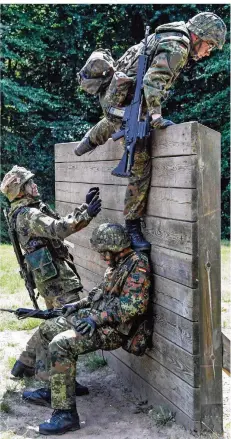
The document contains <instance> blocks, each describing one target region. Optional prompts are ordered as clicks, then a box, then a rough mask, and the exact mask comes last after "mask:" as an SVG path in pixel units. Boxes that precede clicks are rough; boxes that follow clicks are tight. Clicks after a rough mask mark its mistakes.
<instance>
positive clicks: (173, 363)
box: [146, 332, 200, 387]
mask: <svg viewBox="0 0 231 439" xmlns="http://www.w3.org/2000/svg"><path fill="white" fill-rule="evenodd" d="M152 340H153V346H152V349H148V350H147V352H146V354H147V355H148V356H149V357H151V358H153V359H154V360H156V361H158V363H160V364H162V366H164V367H166V369H169V370H170V371H172V372H173V373H174V374H175V375H177V376H178V377H179V378H180V379H182V380H184V381H186V382H187V383H188V384H190V385H191V386H192V387H198V386H199V384H200V380H199V376H200V364H199V355H191V354H190V353H188V352H186V351H185V350H184V349H182V348H180V347H179V346H177V345H176V344H175V343H172V342H171V341H169V340H167V339H166V338H165V337H163V336H162V335H160V334H157V332H154V333H153V337H152Z"/></svg>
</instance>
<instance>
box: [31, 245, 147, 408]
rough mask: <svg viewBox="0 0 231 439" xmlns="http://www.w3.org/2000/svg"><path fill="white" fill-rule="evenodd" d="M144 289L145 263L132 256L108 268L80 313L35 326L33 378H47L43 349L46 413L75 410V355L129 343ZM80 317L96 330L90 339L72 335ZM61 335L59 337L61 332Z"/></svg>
mask: <svg viewBox="0 0 231 439" xmlns="http://www.w3.org/2000/svg"><path fill="white" fill-rule="evenodd" d="M149 287H150V267H149V263H148V258H147V257H146V256H145V255H143V254H141V253H140V254H138V253H136V252H134V251H132V250H130V251H129V253H128V254H126V256H124V257H122V258H121V259H119V261H118V263H117V264H116V266H115V267H114V268H112V267H109V268H108V269H107V270H106V272H105V275H104V280H103V282H102V283H101V285H100V286H99V287H97V288H94V289H93V290H92V291H91V292H90V293H89V295H88V297H87V298H84V299H82V300H81V301H80V302H79V306H80V307H81V309H80V310H79V311H78V312H77V313H74V314H72V315H71V316H69V317H68V319H65V318H64V317H58V318H57V319H53V320H52V322H51V324H50V325H49V327H48V322H44V323H42V324H41V325H40V337H41V342H40V343H39V345H40V346H43V350H42V351H41V350H40V354H41V357H40V358H39V352H37V364H36V369H37V373H38V377H41V378H42V379H44V378H47V375H46V374H45V372H46V369H47V368H48V367H49V365H48V364H47V355H46V354H47V348H48V344H49V341H50V340H52V338H53V337H54V338H53V340H52V341H51V343H50V344H49V354H50V355H49V358H50V359H51V380H50V381H51V390H52V407H54V408H62V409H69V408H70V407H72V406H73V405H74V404H75V374H76V361H77V357H78V355H79V354H84V353H87V352H91V351H95V350H97V349H104V350H113V349H117V348H119V347H121V346H122V345H123V344H124V343H125V342H126V341H127V339H128V338H129V334H130V333H131V331H132V328H133V326H134V322H135V320H136V319H137V318H138V316H142V315H143V314H144V313H145V312H146V311H147V305H148V296H149ZM86 316H94V319H95V321H96V322H97V330H96V331H95V333H94V334H93V336H92V338H88V336H87V335H86V336H82V335H80V334H78V333H77V332H76V331H75V330H74V329H73V326H75V325H76V323H77V321H78V320H79V319H80V318H82V317H86ZM63 331H64V332H63Z"/></svg>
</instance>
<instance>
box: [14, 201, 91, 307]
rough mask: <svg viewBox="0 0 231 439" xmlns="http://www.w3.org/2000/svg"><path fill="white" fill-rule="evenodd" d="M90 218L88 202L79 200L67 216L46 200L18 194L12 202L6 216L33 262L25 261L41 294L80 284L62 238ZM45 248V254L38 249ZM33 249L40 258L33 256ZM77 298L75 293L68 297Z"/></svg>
mask: <svg viewBox="0 0 231 439" xmlns="http://www.w3.org/2000/svg"><path fill="white" fill-rule="evenodd" d="M91 219H92V218H91V217H90V216H89V215H88V213H87V204H82V205H81V206H80V207H78V208H76V209H75V210H74V212H72V213H70V214H69V215H67V216H66V217H60V216H59V214H57V213H56V212H54V211H52V210H51V209H50V208H49V207H48V206H47V205H46V204H44V203H42V202H41V201H40V200H39V201H36V200H35V199H33V198H31V197H26V198H21V199H19V200H16V201H14V202H13V203H12V204H11V209H10V213H9V220H10V222H11V223H12V222H13V224H12V225H13V226H14V227H15V229H16V231H17V236H18V240H19V243H20V245H21V247H22V249H23V250H24V252H25V254H26V256H25V258H26V261H27V262H28V261H29V262H30V260H31V256H32V262H33V264H32V265H33V266H32V267H31V264H30V263H29V262H28V263H29V268H30V269H31V270H32V272H33V275H34V280H35V284H36V287H37V289H38V291H39V293H40V294H41V296H43V297H44V298H52V297H62V296H65V294H66V293H67V292H68V291H72V290H76V289H77V290H79V289H81V288H82V284H81V280H80V278H79V276H78V274H77V272H76V270H75V267H74V264H73V263H72V259H71V255H70V254H69V252H68V248H67V246H65V244H64V238H66V237H67V236H69V235H71V234H72V233H75V232H78V231H79V230H81V229H82V228H84V227H86V226H87V225H88V223H89V222H90V221H91ZM44 248H45V249H48V251H47V253H46V254H45V255H44V254H43V253H41V249H44ZM38 250H40V253H41V254H40V253H39V252H38ZM36 251H37V253H39V258H40V259H38V257H37V256H35V255H37V253H36ZM49 255H51V260H49ZM27 258H28V259H27ZM42 258H43V260H42ZM41 267H42V269H43V272H45V274H46V279H45V280H44V276H41ZM49 273H50V277H49ZM47 274H48V275H47ZM47 278H48V279H47ZM77 298H78V297H76V295H75V296H74V297H73V298H72V297H70V300H69V301H72V300H76V299H77ZM59 302H60V300H59ZM60 303H62V301H61V302H60ZM63 303H67V300H66V299H64V300H63Z"/></svg>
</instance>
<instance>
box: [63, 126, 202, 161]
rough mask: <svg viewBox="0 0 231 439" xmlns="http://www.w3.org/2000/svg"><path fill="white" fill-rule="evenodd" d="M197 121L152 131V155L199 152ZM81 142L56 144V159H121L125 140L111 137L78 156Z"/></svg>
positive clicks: (169, 155)
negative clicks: (76, 153)
mask: <svg viewBox="0 0 231 439" xmlns="http://www.w3.org/2000/svg"><path fill="white" fill-rule="evenodd" d="M195 125H196V126H197V122H185V123H182V124H179V125H175V126H174V127H168V128H167V129H166V130H153V131H152V134H151V135H152V157H161V156H165V157H167V156H168V157H171V156H179V155H191V154H196V153H197V142H196V139H195V135H194V131H195V130H194V126H195ZM78 143H79V142H69V143H58V144H56V145H55V161H56V162H57V163H58V162H65V163H67V162H71V163H73V162H91V161H93V162H95V161H100V160H120V158H121V157H122V155H123V151H124V148H123V141H122V140H117V141H116V142H114V141H113V140H112V139H109V140H108V142H106V144H104V145H100V146H98V147H97V148H96V149H95V150H94V151H93V152H91V153H90V154H84V155H82V156H81V157H78V156H76V155H75V153H74V149H75V147H76V146H77V145H78Z"/></svg>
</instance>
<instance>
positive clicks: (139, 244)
mask: <svg viewBox="0 0 231 439" xmlns="http://www.w3.org/2000/svg"><path fill="white" fill-rule="evenodd" d="M125 225H126V230H127V231H128V233H129V235H130V238H131V247H132V248H133V249H134V250H136V251H150V250H151V244H150V242H148V241H146V239H145V238H144V236H143V234H142V232H141V220H140V218H137V219H135V220H126V221H125Z"/></svg>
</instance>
